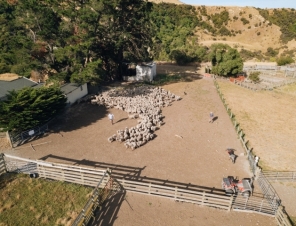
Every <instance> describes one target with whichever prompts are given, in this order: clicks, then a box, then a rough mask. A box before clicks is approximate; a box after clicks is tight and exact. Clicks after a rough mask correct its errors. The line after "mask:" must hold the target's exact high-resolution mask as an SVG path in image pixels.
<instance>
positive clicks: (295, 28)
mask: <svg viewBox="0 0 296 226" xmlns="http://www.w3.org/2000/svg"><path fill="white" fill-rule="evenodd" d="M258 11H259V13H260V15H261V16H263V17H264V18H265V19H266V20H268V21H270V22H271V23H273V24H275V25H277V26H279V27H280V29H281V32H282V34H281V40H282V41H283V42H284V43H286V42H288V41H291V40H293V39H296V11H295V10H292V9H284V8H282V9H273V10H272V12H270V11H269V10H268V9H258Z"/></svg>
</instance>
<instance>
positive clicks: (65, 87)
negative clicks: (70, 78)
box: [61, 83, 81, 95]
mask: <svg viewBox="0 0 296 226" xmlns="http://www.w3.org/2000/svg"><path fill="white" fill-rule="evenodd" d="M80 86H81V85H79V84H77V83H66V84H65V85H63V86H61V91H62V92H63V93H64V94H66V95H67V94H69V93H71V92H73V91H74V90H75V89H78V88H79V87H80Z"/></svg>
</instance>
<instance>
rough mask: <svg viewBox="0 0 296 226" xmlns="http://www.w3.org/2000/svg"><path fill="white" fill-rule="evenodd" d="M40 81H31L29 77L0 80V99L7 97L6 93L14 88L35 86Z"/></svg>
mask: <svg viewBox="0 0 296 226" xmlns="http://www.w3.org/2000/svg"><path fill="white" fill-rule="evenodd" d="M37 84H38V83H37V82H34V81H31V80H29V79H27V78H24V77H21V78H18V79H15V80H12V81H3V80H0V100H1V99H5V96H6V94H8V91H12V90H16V91H18V90H21V89H22V88H25V87H33V86H36V85H37Z"/></svg>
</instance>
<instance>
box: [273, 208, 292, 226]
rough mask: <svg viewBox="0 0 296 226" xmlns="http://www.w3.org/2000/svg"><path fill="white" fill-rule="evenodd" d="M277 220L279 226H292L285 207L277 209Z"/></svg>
mask: <svg viewBox="0 0 296 226" xmlns="http://www.w3.org/2000/svg"><path fill="white" fill-rule="evenodd" d="M275 219H276V221H277V223H278V225H281V226H292V223H291V221H290V219H289V216H288V214H287V212H286V211H285V209H284V207H283V206H279V208H278V209H277V211H276V214H275Z"/></svg>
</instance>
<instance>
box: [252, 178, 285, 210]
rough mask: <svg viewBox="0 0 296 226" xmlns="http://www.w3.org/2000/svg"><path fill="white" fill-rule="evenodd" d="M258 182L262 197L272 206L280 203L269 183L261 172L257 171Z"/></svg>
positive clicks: (275, 206)
mask: <svg viewBox="0 0 296 226" xmlns="http://www.w3.org/2000/svg"><path fill="white" fill-rule="evenodd" d="M257 181H258V184H259V186H260V188H261V191H262V193H263V196H264V198H266V199H267V200H268V201H269V204H270V205H271V206H273V207H274V208H277V207H278V206H280V205H281V199H280V197H279V196H278V194H277V192H276V190H275V189H274V187H273V186H272V185H271V183H270V182H269V181H268V180H267V179H266V178H265V176H264V174H263V173H259V176H258V179H257Z"/></svg>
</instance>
